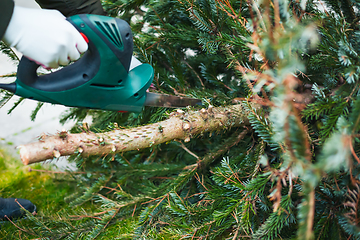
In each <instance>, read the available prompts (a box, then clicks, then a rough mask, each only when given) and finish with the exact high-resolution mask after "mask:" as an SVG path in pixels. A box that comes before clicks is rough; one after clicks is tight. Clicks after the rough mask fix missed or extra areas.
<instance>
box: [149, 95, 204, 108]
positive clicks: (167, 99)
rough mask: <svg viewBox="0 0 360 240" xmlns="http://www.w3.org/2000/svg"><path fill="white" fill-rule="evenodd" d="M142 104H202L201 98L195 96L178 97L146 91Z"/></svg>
mask: <svg viewBox="0 0 360 240" xmlns="http://www.w3.org/2000/svg"><path fill="white" fill-rule="evenodd" d="M144 105H145V106H152V107H168V108H178V107H187V106H195V105H200V106H201V105H202V104H201V100H200V99H196V98H188V97H178V96H172V95H166V94H160V93H152V92H147V93H146V100H145V103H144Z"/></svg>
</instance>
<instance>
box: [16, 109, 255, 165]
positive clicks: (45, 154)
mask: <svg viewBox="0 0 360 240" xmlns="http://www.w3.org/2000/svg"><path fill="white" fill-rule="evenodd" d="M246 115H247V114H246V112H245V111H244V109H243V105H242V104H238V105H233V106H228V107H218V108H213V107H209V108H208V109H201V110H199V111H188V112H184V111H182V110H178V111H177V112H174V113H172V114H171V115H170V117H169V119H167V120H165V121H162V122H158V123H154V124H150V125H145V126H141V127H135V128H130V129H115V130H112V131H110V132H104V133H93V132H87V133H77V134H69V133H67V132H64V131H62V132H60V133H59V134H57V135H53V136H42V138H41V140H39V141H37V142H34V143H29V144H25V145H21V146H19V148H20V158H21V160H22V162H23V163H24V164H25V165H28V164H31V163H36V162H41V161H45V160H47V159H53V158H58V157H60V156H68V155H73V154H81V155H82V156H85V157H86V156H91V155H108V154H114V153H119V152H126V151H131V150H139V149H143V148H148V147H151V146H154V145H157V144H160V143H164V142H168V141H171V140H174V139H184V141H185V142H187V141H190V139H191V138H192V137H194V136H195V135H198V134H201V133H203V132H212V131H217V130H224V129H230V128H231V127H238V126H241V125H245V124H248V120H247V117H246Z"/></svg>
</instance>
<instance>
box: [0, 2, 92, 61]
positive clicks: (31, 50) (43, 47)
mask: <svg viewBox="0 0 360 240" xmlns="http://www.w3.org/2000/svg"><path fill="white" fill-rule="evenodd" d="M3 40H4V42H6V43H7V44H9V45H10V46H11V47H15V48H16V49H17V50H18V51H19V52H21V53H22V54H24V55H25V56H26V57H28V58H30V59H32V60H34V61H35V62H37V63H39V64H41V65H43V66H45V67H47V68H49V67H50V68H56V67H58V66H59V65H66V64H68V63H69V61H70V60H72V61H75V60H77V59H79V58H80V54H81V53H84V52H85V51H86V50H87V48H88V45H87V43H86V41H85V40H84V38H83V37H82V36H81V34H80V33H79V32H78V31H77V30H76V28H75V27H74V26H72V25H71V23H69V22H68V21H67V20H66V19H65V17H64V16H63V15H62V14H61V13H60V12H59V11H57V10H43V9H32V8H23V7H19V6H15V8H14V12H13V15H12V17H11V20H10V23H9V25H8V27H7V29H6V32H5V35H4V37H3Z"/></svg>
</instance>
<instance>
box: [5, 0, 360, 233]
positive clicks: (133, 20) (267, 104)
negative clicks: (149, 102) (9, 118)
mask: <svg viewBox="0 0 360 240" xmlns="http://www.w3.org/2000/svg"><path fill="white" fill-rule="evenodd" d="M103 4H104V7H105V8H106V10H107V12H108V13H109V15H111V16H116V17H120V18H122V19H124V20H126V21H128V22H129V23H130V24H131V27H132V30H133V33H134V45H135V49H134V54H135V55H136V56H137V57H138V58H139V60H141V61H142V62H144V63H145V62H146V63H149V64H151V65H152V66H153V67H154V69H155V78H154V89H153V91H157V92H161V93H168V94H173V95H180V96H181V95H187V96H193V97H197V98H201V99H202V100H203V104H204V105H205V106H206V107H207V109H208V110H207V111H209V109H212V108H213V106H215V108H216V107H227V106H230V105H234V104H237V105H241V107H242V108H243V109H244V111H245V112H246V114H247V117H246V119H243V121H244V124H243V125H242V126H240V127H239V126H237V127H231V126H230V127H229V126H228V125H226V124H224V127H222V128H219V129H217V130H216V131H214V132H203V133H201V134H198V135H197V136H191V139H186V140H187V141H182V140H176V141H168V142H166V143H162V144H158V145H153V146H151V147H150V148H145V149H139V150H136V151H129V152H124V153H119V154H107V155H95V156H90V157H83V156H82V155H81V154H80V153H78V154H74V155H73V156H71V157H70V160H71V161H74V162H76V164H77V166H78V168H79V169H81V170H82V171H84V172H85V173H86V174H82V175H79V176H76V178H77V180H78V181H79V187H81V188H82V189H83V191H79V192H78V193H77V194H76V195H73V196H69V199H68V200H69V204H71V205H72V206H76V205H80V204H83V203H85V202H87V201H96V202H99V203H100V204H101V209H96V210H94V213H98V214H96V216H97V218H88V219H87V220H84V219H83V220H82V221H79V222H78V224H77V226H76V227H74V225H72V224H69V223H68V222H67V221H65V220H63V219H51V220H40V219H37V218H35V217H32V219H33V221H39V222H41V223H39V229H38V231H37V234H38V235H39V236H43V237H59V238H60V237H68V238H70V239H71V238H74V239H77V238H78V237H79V236H81V237H84V236H86V237H88V238H94V237H97V236H99V234H101V232H102V231H106V228H107V227H109V226H111V224H113V223H114V222H116V221H118V220H120V219H122V218H124V217H128V216H134V217H137V218H138V225H137V229H136V230H135V234H136V237H135V238H136V239H151V238H155V237H154V236H156V233H158V232H162V233H167V234H168V235H169V236H172V237H173V238H174V239H180V238H183V239H243V238H244V239H245V238H254V239H293V238H295V239H315V238H316V239H360V226H359V222H360V219H359V213H360V212H359V200H360V187H359V182H360V175H359V174H360V172H359V170H360V169H359V167H358V164H359V163H360V159H359V157H358V155H359V153H360V140H359V136H360V135H359V128H360V126H359V123H360V114H359V112H360V88H359V86H360V83H359V76H360V60H359V59H360V58H359V56H360V31H359V19H360V18H359V17H360V15H359V10H360V9H359V7H360V6H359V2H358V1H352V0H350V1H344V0H341V1H340V0H339V1H337V0H325V1H324V2H315V1H314V2H312V1H308V2H306V1H294V0H290V1H287V0H273V1H270V0H262V1H253V0H249V1H243V0H197V1H188V0H177V1H174V0H167V1H165V0H162V1H158V0H148V1H136V0H129V1H124V0H107V1H103ZM1 49H2V51H3V52H5V51H8V50H9V49H8V48H7V47H6V46H4V45H1ZM8 54H9V55H11V52H8ZM1 94H2V100H1V102H0V103H1V104H2V103H4V102H6V100H7V99H8V98H9V97H11V94H9V93H8V92H6V91H4V90H2V91H1ZM40 107H41V104H39V107H38V108H37V109H35V110H34V116H35V115H36V112H37V111H38V109H39V108H40ZM192 110H193V111H201V109H200V108H194V109H192ZM15 111H16V109H15ZM173 111H174V110H172V109H166V108H153V107H146V108H144V110H143V111H142V112H141V113H140V114H135V113H119V112H111V111H107V112H105V111H99V110H88V109H78V108H72V109H69V110H68V111H67V112H66V113H64V115H63V118H62V119H61V121H62V122H65V121H67V120H69V119H76V120H77V121H78V122H79V125H77V126H75V127H74V128H73V129H72V131H73V132H81V131H88V130H90V131H92V132H107V131H111V130H113V129H117V128H118V127H119V126H121V127H125V128H132V127H136V126H141V125H146V124H150V123H157V122H160V121H162V120H164V119H167V118H168V116H169V115H170V114H171V113H172V112H173ZM183 111H190V110H189V109H184V110H183ZM86 116H92V118H93V120H94V121H93V123H92V125H91V126H90V129H86V128H85V129H84V127H83V124H82V121H83V120H84V118H85V117H86ZM242 116H243V115H241V116H239V117H242ZM235 117H236V116H235ZM160 127H161V126H160ZM159 131H161V128H159ZM188 140H190V141H188ZM89 215H91V214H90V213H89ZM49 227H51V228H49ZM50 229H51V230H50Z"/></svg>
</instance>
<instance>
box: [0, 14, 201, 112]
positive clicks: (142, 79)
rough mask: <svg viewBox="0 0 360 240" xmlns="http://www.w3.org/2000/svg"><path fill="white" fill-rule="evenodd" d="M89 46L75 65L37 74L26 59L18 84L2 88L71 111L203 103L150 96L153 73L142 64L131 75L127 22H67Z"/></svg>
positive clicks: (81, 18) (83, 18)
mask: <svg viewBox="0 0 360 240" xmlns="http://www.w3.org/2000/svg"><path fill="white" fill-rule="evenodd" d="M67 20H68V21H69V22H70V23H71V24H72V25H73V26H74V27H75V28H76V29H77V30H78V31H79V32H80V33H81V35H82V36H83V37H84V39H85V40H86V41H87V42H88V46H89V48H88V51H86V52H85V53H84V55H83V56H82V57H81V58H80V59H79V60H78V61H76V62H74V63H72V64H70V65H68V66H66V67H63V68H62V69H60V70H57V71H55V72H52V73H49V74H44V75H38V73H37V69H38V68H39V65H38V64H37V63H35V62H33V61H31V60H29V59H28V58H26V57H22V59H21V60H20V63H19V66H18V69H17V78H16V81H15V82H13V83H10V84H0V88H3V89H6V90H8V91H10V92H13V93H14V94H15V95H18V96H21V97H24V98H29V99H34V100H38V101H42V102H48V103H53V104H61V105H65V106H69V107H84V108H91V109H102V110H114V111H130V112H140V111H141V110H142V108H143V106H157V107H186V106H189V105H201V100H199V99H194V98H186V97H177V96H171V95H164V94H158V93H151V92H148V91H147V89H148V88H149V87H150V85H151V83H152V81H153V78H154V69H153V68H152V66H151V65H149V64H141V65H139V66H137V67H135V68H133V69H132V70H130V71H129V68H130V63H131V58H132V54H133V37H132V33H131V29H130V26H129V24H128V23H127V22H125V21H124V20H121V19H118V18H111V17H106V16H99V15H92V14H80V15H75V16H72V17H69V18H68V19H67Z"/></svg>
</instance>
